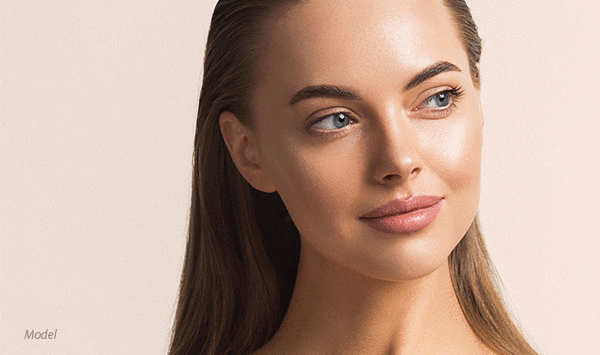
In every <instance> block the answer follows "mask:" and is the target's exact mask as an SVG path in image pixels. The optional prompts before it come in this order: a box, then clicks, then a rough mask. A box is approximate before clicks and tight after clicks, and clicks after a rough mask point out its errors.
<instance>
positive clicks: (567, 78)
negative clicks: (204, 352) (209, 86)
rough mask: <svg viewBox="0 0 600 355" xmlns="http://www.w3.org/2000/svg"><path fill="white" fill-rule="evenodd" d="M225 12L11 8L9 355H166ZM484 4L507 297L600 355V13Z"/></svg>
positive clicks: (499, 259) (4, 11) (527, 328)
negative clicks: (39, 336) (205, 101)
mask: <svg viewBox="0 0 600 355" xmlns="http://www.w3.org/2000/svg"><path fill="white" fill-rule="evenodd" d="M215 2H216V1H215V0H194V1H192V0H180V1H167V0H154V1H141V0H128V1H122V0H119V1H117V0H106V1H102V2H89V1H81V0H54V1H22V0H4V1H2V3H1V8H0V16H1V18H0V20H1V22H0V25H1V26H2V28H1V36H2V37H1V43H0V50H1V52H0V53H1V67H0V69H1V77H0V79H1V95H0V100H1V101H0V115H1V116H0V282H1V283H0V306H1V309H0V312H1V313H0V353H1V354H52V355H53V354H57V355H66V354H78V355H79V354H165V353H166V349H167V344H168V337H169V329H170V325H171V322H172V317H173V309H174V304H175V297H176V291H177V286H178V279H179V273H180V268H181V264H182V256H183V248H184V238H185V230H186V222H187V210H188V201H189V194H190V187H189V185H190V161H191V152H192V139H193V133H194V123H195V113H196V108H197V102H196V100H197V96H198V91H199V83H200V66H201V59H202V55H203V54H202V51H203V43H204V39H205V37H206V31H207V26H208V20H209V17H210V13H211V11H212V8H213V6H214V4H215ZM469 4H470V5H471V6H472V8H473V12H474V16H475V19H476V21H477V22H478V24H479V26H480V30H481V35H482V37H483V38H484V56H483V59H482V64H481V65H482V76H483V91H482V100H483V106H484V115H485V120H486V123H485V136H484V145H485V148H484V161H483V166H482V169H483V182H482V199H481V207H480V215H481V221H482V228H483V231H484V233H485V235H486V238H487V242H488V246H489V249H490V253H491V255H492V258H493V260H494V262H495V264H496V267H497V269H498V271H499V273H500V275H501V277H502V280H503V283H504V289H505V297H506V299H507V301H508V302H509V304H510V307H511V309H512V311H513V312H514V314H515V316H516V318H517V319H518V321H519V323H520V324H521V326H522V328H523V330H524V332H525V333H526V335H527V336H528V338H529V339H530V340H531V342H532V343H533V344H534V346H535V347H536V348H537V349H538V350H540V352H541V353H542V354H548V355H564V354H578V355H585V354H590V355H594V354H600V338H599V337H598V332H599V331H600V306H599V304H598V299H600V276H599V275H600V263H599V262H598V255H600V207H599V204H600V188H599V187H598V181H599V178H598V175H600V154H599V153H600V148H599V147H600V145H599V142H598V141H599V140H600V105H599V104H598V98H599V94H600V90H599V88H600V74H599V70H598V66H599V64H600V59H599V58H600V25H599V24H598V23H599V21H598V17H599V15H598V14H600V5H599V3H598V2H597V1H595V0H574V1H571V2H565V1H563V0H560V1H558V0H552V1H549V0H528V1H520V0H519V1H517V0H503V1H492V0H471V1H469ZM31 329H35V330H36V331H37V330H40V331H43V330H45V329H50V330H53V329H58V334H57V339H56V340H24V339H23V337H24V334H25V330H31Z"/></svg>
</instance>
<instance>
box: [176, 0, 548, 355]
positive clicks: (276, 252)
mask: <svg viewBox="0 0 600 355" xmlns="http://www.w3.org/2000/svg"><path fill="white" fill-rule="evenodd" d="M300 1H302V0H220V1H219V2H218V3H217V5H216V7H215V10H214V13H213V17H212V21H211V26H210V30H209V34H208V42H207V45H206V52H205V59H204V78H203V83H202V90H201V93H200V100H199V108H198V119H197V126H196V136H195V142H194V144H195V145H194V156H193V181H192V198H191V211H190V220H189V231H188V239H187V248H186V254H185V261H184V265H183V272H182V277H181V285H180V291H179V302H178V306H177V311H176V315H175V322H174V326H173V334H172V338H171V345H170V351H169V353H170V354H171V355H184V354H185V355H188V354H203V355H223V354H248V353H251V352H252V351H255V350H257V349H258V348H260V347H261V346H263V345H264V344H265V343H266V342H267V341H268V340H269V339H270V338H271V337H272V336H273V335H274V333H275V332H276V331H277V329H278V327H279V325H280V324H281V321H282V320H283V317H284V315H285V312H286V310H287V307H288V305H289V302H290V299H291V295H292V290H293V287H294V283H295V279H296V272H297V268H298V260H299V255H300V236H299V233H298V231H297V229H296V227H295V226H294V224H293V222H292V221H291V219H290V218H289V215H288V213H287V210H286V208H285V206H284V204H283V202H282V201H281V198H280V197H279V195H278V194H277V193H272V194H266V193H262V192H259V191H257V190H255V189H253V188H252V187H251V186H250V185H249V184H248V183H247V182H246V181H245V180H244V178H243V177H242V176H241V175H240V173H239V172H238V170H237V169H236V167H235V165H234V164H233V161H232V159H231V157H230V155H229V153H228V150H227V148H226V146H225V143H224V140H223V138H222V136H221V132H220V128H219V116H220V114H221V113H222V112H224V111H230V112H232V113H233V114H235V115H236V116H237V117H238V119H240V121H242V123H244V124H247V125H251V122H250V119H249V112H250V110H249V108H248V104H249V95H250V92H251V89H252V85H253V83H255V80H256V77H255V72H256V70H255V63H256V61H257V60H258V53H259V51H258V50H257V48H258V44H259V40H260V38H261V36H263V35H266V34H265V27H266V26H265V24H266V23H267V21H268V20H269V19H272V18H273V17H274V15H275V14H276V11H277V10H285V9H286V7H285V6H293V5H296V4H298V3H299V2H300ZM442 1H443V4H444V5H445V6H446V7H447V9H448V10H449V13H450V14H451V15H452V17H453V19H454V24H455V25H456V28H457V30H458V33H459V34H460V36H461V40H462V43H463V45H464V48H465V50H466V53H467V56H468V60H469V66H470V74H471V78H472V81H473V83H474V84H475V85H476V86H479V67H478V63H479V61H480V57H481V39H480V37H479V35H478V31H477V26H476V25H475V22H474V21H473V18H472V16H471V13H470V10H469V7H468V6H467V4H466V3H465V1H464V0H442ZM281 235H285V238H280V236H281ZM448 261H449V265H450V273H451V278H452V283H453V286H454V290H455V292H456V295H457V298H458V301H459V303H460V306H461V308H462V311H463V313H464V315H465V317H466V319H467V321H468V323H469V324H470V326H471V328H472V329H473V331H474V332H475V334H476V335H477V336H478V337H479V338H480V339H481V340H482V341H483V343H485V344H486V345H487V346H488V347H489V348H491V349H492V350H494V351H496V352H497V353H500V354H526V355H533V354H537V353H536V352H535V351H534V350H533V349H532V348H531V347H530V345H529V344H528V343H527V341H526V340H525V338H524V337H523V335H522V334H521V332H520V331H519V330H518V328H517V327H516V326H515V324H514V323H513V321H512V320H511V317H510V315H509V313H508V311H507V309H506V307H505V305H504V302H503V300H502V297H501V293H500V289H499V287H498V278H497V274H496V272H495V269H494V267H493V265H492V263H491V261H490V258H489V256H488V253H487V250H486V246H485V243H484V240H483V238H482V235H481V233H480V230H479V226H478V220H477V217H475V219H474V221H473V223H472V224H471V226H470V228H469V230H468V231H467V233H466V234H465V236H464V237H463V238H462V240H461V241H460V242H459V243H458V245H457V246H456V248H455V249H454V250H453V251H452V253H451V254H450V255H449V257H448Z"/></svg>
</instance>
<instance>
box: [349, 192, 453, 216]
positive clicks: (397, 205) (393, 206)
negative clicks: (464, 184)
mask: <svg viewBox="0 0 600 355" xmlns="http://www.w3.org/2000/svg"><path fill="white" fill-rule="evenodd" d="M441 199H442V197H438V196H427V195H412V196H409V197H406V198H396V199H394V200H392V201H390V202H388V203H386V204H384V205H381V206H379V207H377V208H376V209H374V210H373V211H371V212H368V213H365V214H364V215H362V216H360V218H381V217H387V216H393V215H397V214H402V213H407V212H410V211H414V210H419V209H422V208H427V207H431V206H433V205H435V204H436V203H438V202H440V200H441Z"/></svg>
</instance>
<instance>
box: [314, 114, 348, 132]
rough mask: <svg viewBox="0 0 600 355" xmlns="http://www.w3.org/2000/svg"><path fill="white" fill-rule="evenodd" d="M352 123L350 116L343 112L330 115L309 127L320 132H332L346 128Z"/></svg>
mask: <svg viewBox="0 0 600 355" xmlns="http://www.w3.org/2000/svg"><path fill="white" fill-rule="evenodd" d="M351 122H352V119H351V118H350V116H348V115H347V114H346V113H344V112H337V113H332V114H330V115H327V116H324V117H322V118H320V119H319V120H318V121H317V122H315V123H313V124H312V125H311V128H315V129H317V130H322V131H333V130H338V129H341V128H344V127H346V126H347V125H349V124H350V123H351Z"/></svg>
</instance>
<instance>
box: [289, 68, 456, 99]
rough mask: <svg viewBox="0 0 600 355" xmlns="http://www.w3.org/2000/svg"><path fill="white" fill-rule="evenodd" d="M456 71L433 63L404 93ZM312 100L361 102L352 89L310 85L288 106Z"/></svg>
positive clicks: (412, 80)
mask: <svg viewBox="0 0 600 355" xmlns="http://www.w3.org/2000/svg"><path fill="white" fill-rule="evenodd" d="M449 71H457V72H462V70H460V68H459V67H457V66H456V65H454V64H452V63H450V62H446V61H442V62H437V63H434V64H432V65H430V66H428V67H427V68H425V69H423V70H421V71H420V72H419V73H418V74H417V75H415V76H414V77H413V78H412V79H411V80H410V81H409V83H408V84H406V86H405V87H404V91H408V90H410V89H412V88H414V87H416V86H418V85H419V84H421V83H423V82H425V81H427V80H429V79H431V78H433V77H434V76H436V75H439V74H442V73H445V72H449ZM312 98H331V99H341V100H362V99H361V97H360V95H359V94H358V92H357V91H355V90H354V89H352V88H348V87H343V86H337V85H327V84H325V85H311V86H307V87H305V88H303V89H302V90H300V91H298V92H297V93H295V94H294V96H293V97H292V99H291V100H290V102H289V104H290V105H295V104H297V103H298V102H300V101H302V100H308V99H312Z"/></svg>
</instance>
